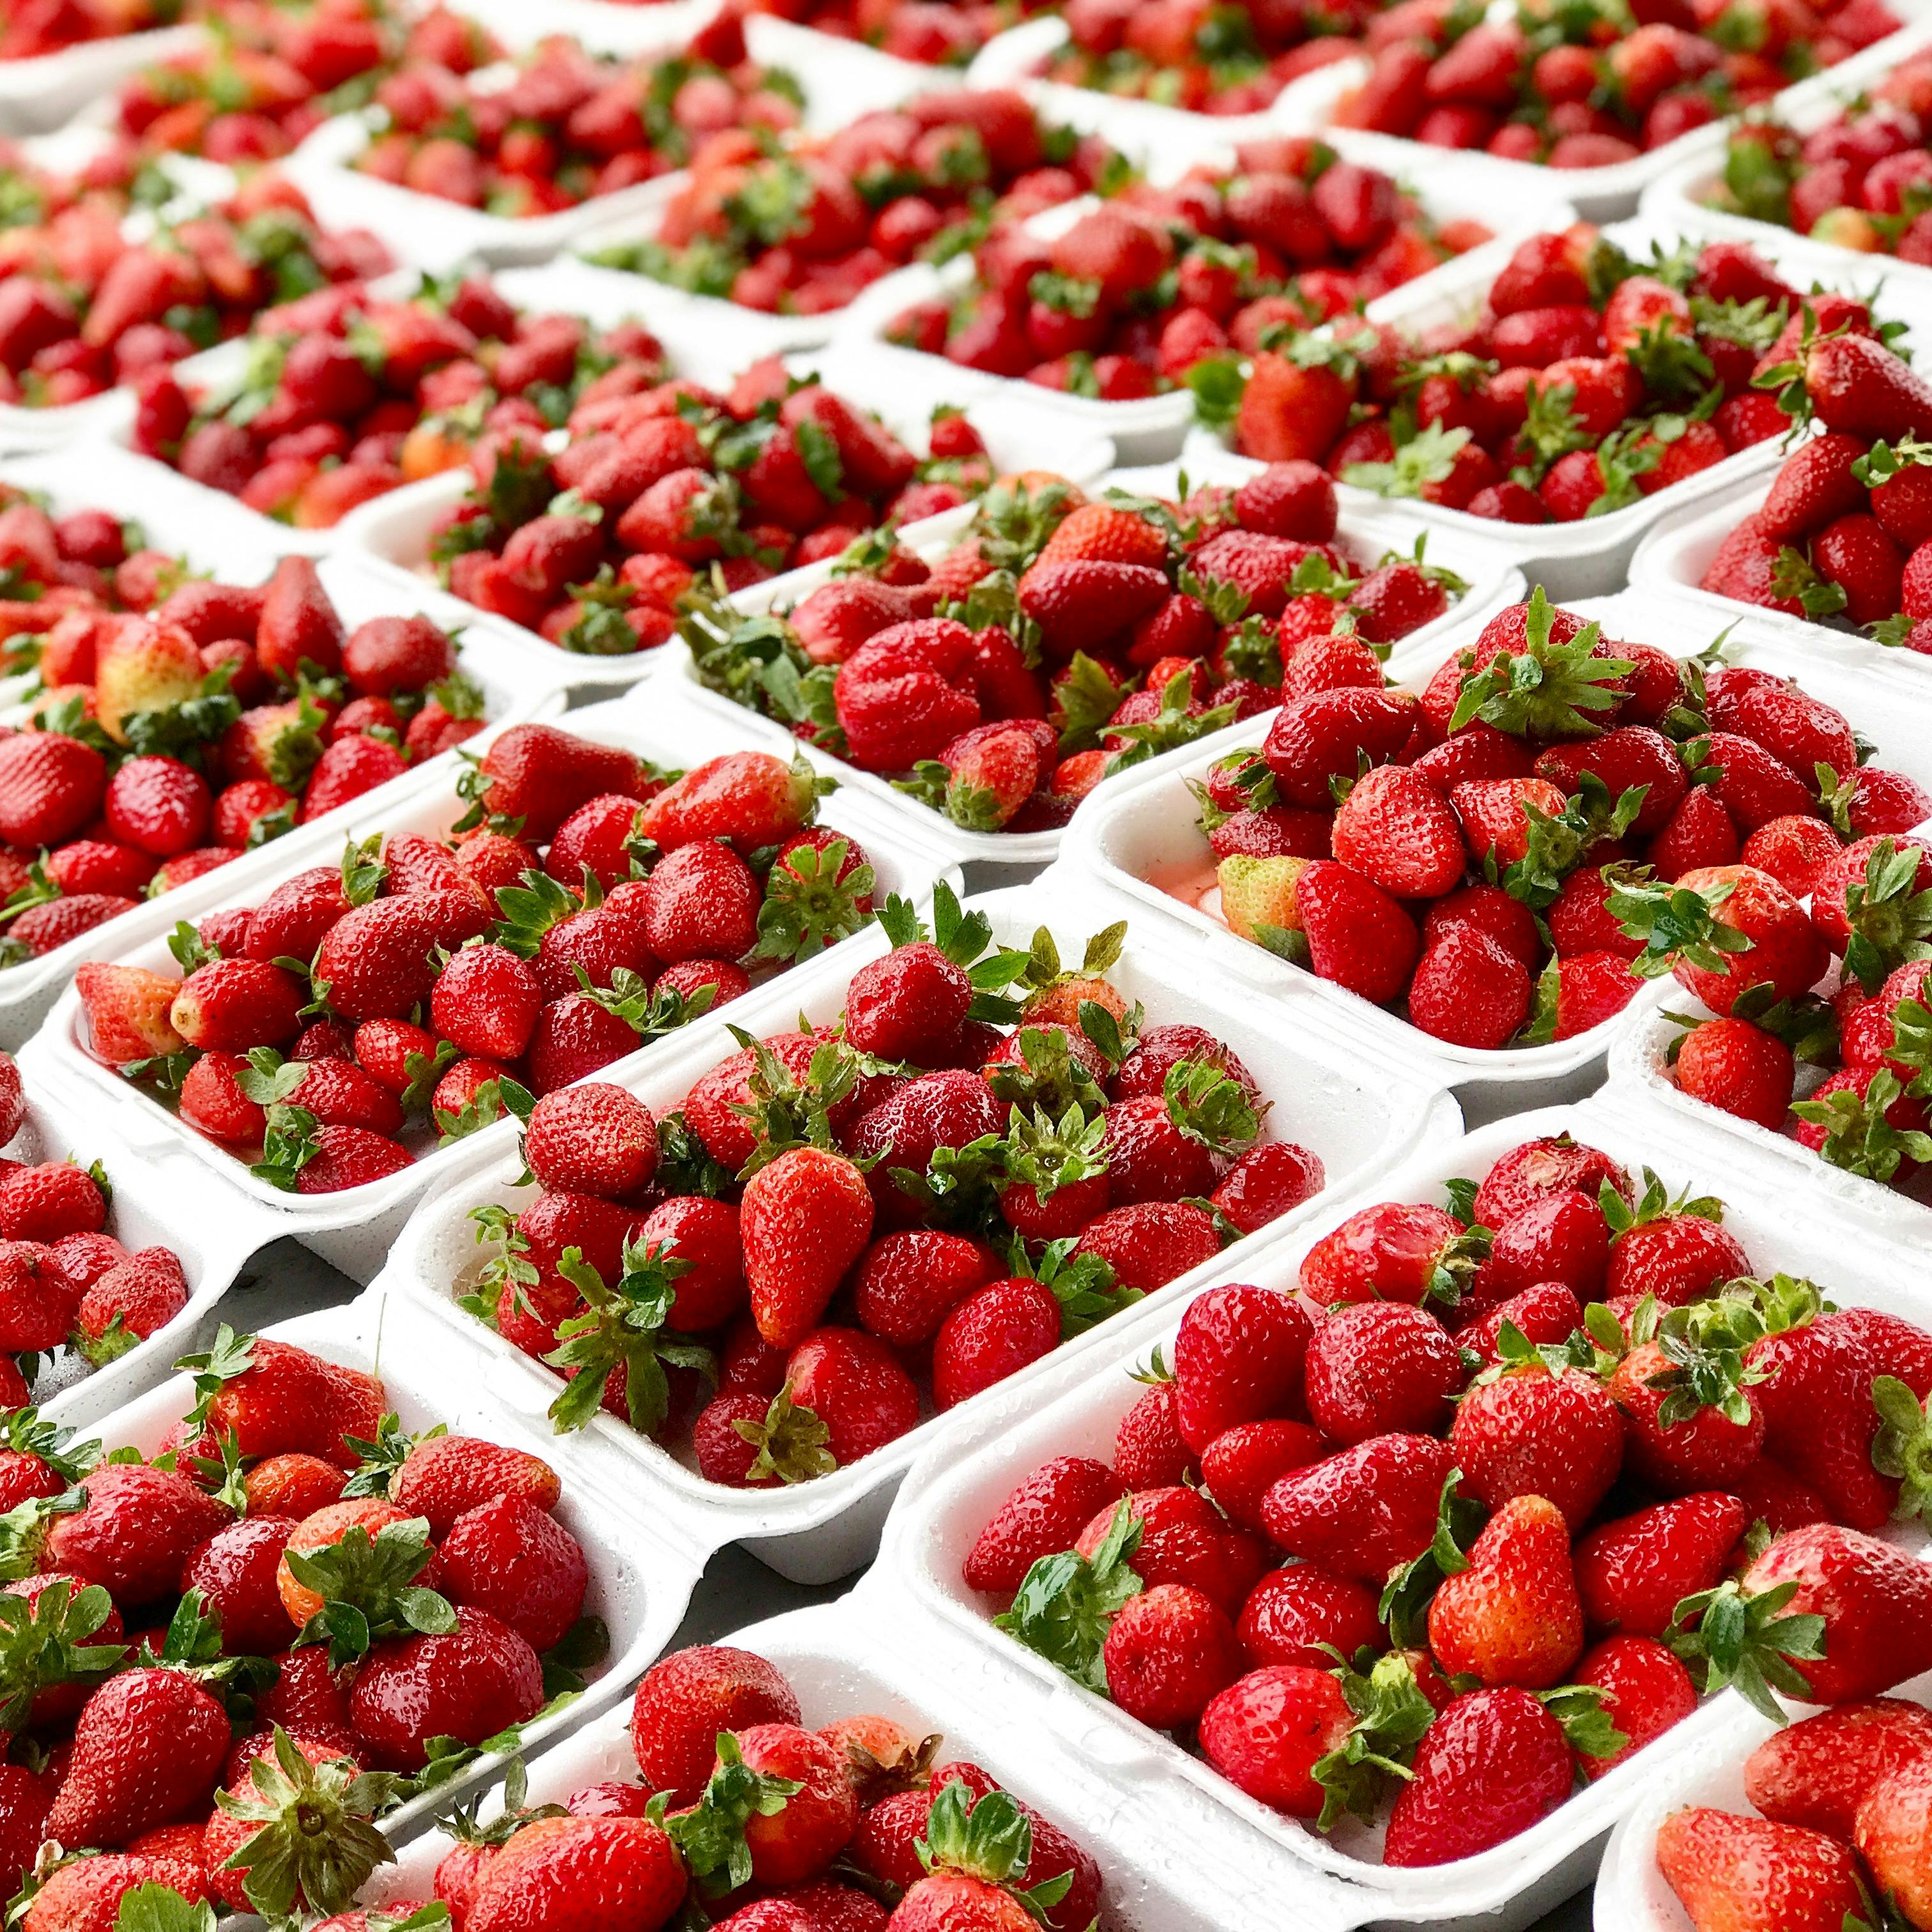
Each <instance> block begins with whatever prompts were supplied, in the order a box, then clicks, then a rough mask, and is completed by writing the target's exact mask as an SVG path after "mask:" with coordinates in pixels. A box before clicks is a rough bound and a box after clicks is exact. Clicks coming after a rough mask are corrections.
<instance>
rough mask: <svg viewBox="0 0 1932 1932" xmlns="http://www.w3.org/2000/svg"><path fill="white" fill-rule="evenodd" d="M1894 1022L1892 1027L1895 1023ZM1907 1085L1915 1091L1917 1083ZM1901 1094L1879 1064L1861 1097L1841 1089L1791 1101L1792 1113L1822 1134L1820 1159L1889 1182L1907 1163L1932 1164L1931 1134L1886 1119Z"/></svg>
mask: <svg viewBox="0 0 1932 1932" xmlns="http://www.w3.org/2000/svg"><path fill="white" fill-rule="evenodd" d="M1896 1025H1897V1022H1895V1021H1894V1028H1895V1027H1896ZM1922 1077H1923V1076H1919V1078H1922ZM1912 1084H1913V1085H1914V1087H1916V1086H1917V1085H1918V1079H1914V1081H1913V1083H1912ZM1904 1091H1905V1089H1904V1088H1903V1085H1901V1083H1900V1081H1899V1079H1898V1076H1897V1075H1896V1074H1895V1073H1893V1072H1892V1071H1891V1069H1890V1068H1889V1067H1880V1068H1879V1070H1878V1071H1877V1072H1876V1073H1874V1074H1873V1076H1871V1078H1870V1079H1869V1080H1867V1082H1865V1086H1864V1092H1863V1093H1859V1092H1858V1091H1857V1090H1856V1089H1855V1088H1849V1087H1841V1088H1837V1089H1836V1090H1835V1091H1833V1092H1832V1093H1829V1094H1824V1095H1823V1096H1822V1097H1816V1098H1814V1099H1812V1100H1799V1101H1796V1102H1794V1103H1793V1106H1792V1109H1791V1111H1792V1112H1793V1114H1795V1115H1796V1116H1797V1117H1798V1118H1799V1120H1801V1121H1808V1122H1809V1123H1810V1124H1811V1125H1812V1126H1814V1127H1819V1128H1821V1129H1822V1130H1823V1133H1824V1136H1825V1137H1824V1139H1823V1142H1822V1144H1821V1145H1820V1147H1819V1149H1818V1153H1819V1156H1820V1159H1822V1160H1824V1161H1826V1163H1829V1165H1830V1166H1833V1167H1836V1168H1841V1169H1843V1170H1844V1172H1846V1173H1847V1174H1857V1175H1863V1176H1864V1178H1865V1179H1866V1180H1867V1181H1890V1180H1891V1178H1892V1177H1893V1176H1894V1175H1896V1174H1897V1172H1898V1171H1899V1169H1900V1168H1901V1167H1903V1166H1904V1165H1905V1163H1906V1162H1907V1161H1915V1162H1920V1163H1923V1162H1926V1161H1932V1134H1928V1133H1925V1132H1924V1131H1923V1130H1921V1129H1919V1128H1917V1127H1894V1126H1893V1125H1892V1124H1891V1121H1888V1119H1887V1118H1885V1116H1886V1114H1887V1113H1888V1111H1889V1109H1891V1106H1892V1104H1893V1103H1894V1101H1896V1100H1899V1099H1900V1097H1902V1096H1903V1094H1904Z"/></svg>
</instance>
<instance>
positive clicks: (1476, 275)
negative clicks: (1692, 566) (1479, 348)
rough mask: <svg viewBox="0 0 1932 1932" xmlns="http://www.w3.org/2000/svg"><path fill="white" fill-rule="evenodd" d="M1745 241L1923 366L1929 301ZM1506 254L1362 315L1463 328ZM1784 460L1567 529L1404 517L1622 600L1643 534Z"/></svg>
mask: <svg viewBox="0 0 1932 1932" xmlns="http://www.w3.org/2000/svg"><path fill="white" fill-rule="evenodd" d="M1405 145H1407V144H1405ZM1604 233H1605V234H1606V236H1607V237H1608V239H1610V240H1612V241H1613V242H1617V243H1619V245H1621V246H1622V248H1625V250H1626V251H1628V252H1629V253H1630V254H1632V255H1634V256H1635V257H1637V258H1638V259H1639V260H1643V259H1645V258H1646V257H1648V255H1649V252H1650V249H1651V247H1652V244H1653V243H1661V244H1663V245H1664V246H1666V247H1669V246H1671V245H1673V244H1674V243H1676V242H1677V241H1679V240H1680V239H1682V236H1680V234H1679V232H1678V231H1677V230H1676V229H1673V228H1672V227H1671V226H1669V225H1668V224H1666V223H1658V222H1655V221H1652V220H1649V218H1648V217H1645V218H1643V219H1640V220H1635V221H1629V222H1622V223H1618V224H1617V225H1616V226H1614V227H1612V228H1609V229H1606V230H1605V231H1604ZM1753 239H1754V242H1756V243H1757V247H1758V250H1759V252H1760V254H1762V255H1763V256H1764V257H1765V258H1766V260H1768V261H1769V263H1771V264H1772V266H1773V267H1774V268H1775V269H1777V271H1778V273H1779V274H1781V275H1783V276H1784V278H1786V279H1787V281H1790V282H1792V283H1793V284H1795V285H1796V287H1799V288H1801V289H1805V288H1808V287H1811V286H1812V285H1813V284H1814V283H1816V284H1823V285H1824V286H1826V287H1832V288H1836V289H1843V290H1847V291H1848V292H1849V293H1855V294H1858V295H1861V296H1870V297H1871V298H1873V299H1874V300H1875V301H1876V303H1877V305H1878V311H1879V314H1880V315H1881V317H1883V318H1885V319H1886V320H1897V321H1900V322H1903V323H1905V324H1906V330H1905V333H1904V335H1903V338H1901V340H1902V341H1903V342H1904V343H1905V344H1906V345H1907V346H1908V347H1911V348H1912V349H1914V350H1917V351H1918V353H1919V354H1920V355H1921V357H1922V356H1924V354H1926V353H1927V352H1928V351H1929V350H1932V301H1928V300H1927V299H1926V297H1925V296H1924V295H1922V294H1921V293H1918V291H1917V290H1915V289H1912V290H1908V289H1906V288H1904V287H1900V286H1897V285H1896V284H1894V283H1893V282H1891V281H1887V279H1886V278H1885V272H1884V270H1885V264H1884V263H1883V262H1882V261H1878V260H1874V259H1873V258H1872V257H1859V258H1853V257H1850V256H1849V255H1848V254H1846V251H1844V250H1843V249H1837V248H1823V247H1821V246H1820V245H1819V244H1818V243H1817V242H1808V241H1805V240H1804V239H1802V238H1800V237H1799V236H1790V235H1784V234H1781V233H1777V232H1776V231H1774V230H1770V229H1767V230H1766V231H1765V232H1764V233H1763V234H1762V235H1761V236H1754V238H1753ZM1509 253H1510V251H1508V249H1505V250H1502V251H1497V250H1496V249H1495V248H1486V249H1482V250H1476V251H1472V252H1471V253H1470V254H1468V255H1466V256H1464V257H1461V258H1460V259H1459V260H1457V261H1454V262H1449V263H1445V264H1444V265H1443V266H1442V268H1440V269H1438V270H1436V272H1435V273H1434V274H1433V275H1429V276H1427V277H1426V278H1424V281H1422V282H1420V283H1414V284H1410V285H1409V287H1406V288H1400V289H1397V290H1396V291H1395V292H1394V293H1393V294H1392V295H1388V296H1384V297H1383V298H1382V301H1381V302H1379V303H1376V304H1375V305H1373V306H1372V307H1371V308H1370V311H1369V314H1370V317H1372V318H1373V320H1376V321H1382V322H1389V323H1394V324H1395V325H1396V326H1397V327H1399V328H1401V329H1404V330H1405V331H1407V332H1414V333H1418V334H1420V333H1421V332H1424V331H1435V330H1438V329H1445V328H1454V327H1457V326H1466V325H1467V324H1469V323H1472V322H1474V321H1475V320H1476V318H1477V317H1478V315H1479V314H1481V311H1482V309H1483V307H1484V303H1485V302H1487V299H1488V296H1489V291H1490V285H1491V284H1493V282H1494V281H1495V280H1496V273H1497V271H1498V270H1499V269H1500V268H1501V267H1502V265H1503V263H1505V261H1507V260H1508V256H1509ZM1223 447H1224V445H1223V442H1222V439H1221V438H1220V437H1219V436H1218V435H1217V434H1214V433H1212V432H1211V431H1208V430H1205V429H1203V428H1196V430H1195V431H1193V434H1192V435H1191V436H1190V439H1189V442H1188V445H1187V449H1186V451H1185V452H1184V454H1185V455H1187V457H1188V458H1189V459H1190V462H1191V461H1193V460H1194V459H1195V458H1196V452H1199V451H1201V450H1204V449H1223ZM1784 455H1785V451H1784V444H1783V443H1782V442H1781V440H1777V439H1773V440H1771V441H1769V442H1767V443H1757V444H1754V445H1753V446H1751V448H1750V449H1742V450H1740V451H1739V452H1738V453H1737V454H1736V455H1734V456H1728V457H1727V458H1725V459H1724V461H1723V462H1721V463H1713V464H1712V466H1711V467H1710V468H1709V469H1705V470H1701V471H1700V472H1698V474H1697V475H1694V476H1691V477H1688V478H1686V479H1685V481H1683V482H1682V483H1673V484H1670V485H1669V486H1668V487H1666V488H1664V489H1662V490H1658V491H1657V492H1656V493H1655V494H1654V495H1652V496H1646V497H1645V498H1643V500H1642V501H1641V502H1637V503H1633V504H1631V505H1629V506H1628V508H1624V509H1621V510H1613V511H1610V512H1609V513H1608V514H1607V515H1604V516H1601V517H1583V519H1581V520H1580V521H1577V522H1575V523H1500V522H1498V521H1496V520H1494V519H1493V518H1490V517H1472V516H1471V515H1470V514H1469V512H1468V511H1466V510H1451V509H1446V508H1442V506H1440V505H1436V504H1433V503H1424V502H1415V503H1414V504H1413V505H1412V506H1411V507H1412V508H1413V509H1414V510H1415V513H1416V514H1417V515H1418V516H1419V517H1423V518H1424V519H1425V520H1427V521H1428V522H1430V523H1433V524H1435V525H1436V526H1439V527H1440V528H1443V529H1460V530H1467V531H1469V532H1472V533H1473V532H1481V534H1482V535H1485V536H1487V538H1489V539H1490V541H1491V542H1493V543H1496V544H1502V545H1503V546H1505V547H1506V548H1507V549H1508V550H1509V552H1510V553H1511V556H1514V558H1515V559H1517V562H1520V564H1521V565H1523V568H1524V569H1525V571H1527V572H1528V573H1529V575H1530V577H1532V580H1540V581H1541V582H1542V583H1544V584H1545V585H1546V586H1547V587H1548V589H1549V590H1550V594H1551V595H1553V596H1560V597H1566V598H1576V597H1605V596H1608V595H1610V594H1611V593H1612V592H1615V591H1617V590H1620V589H1622V588H1623V587H1624V586H1625V583H1626V582H1628V581H1634V580H1635V579H1634V570H1635V566H1634V565H1633V564H1632V562H1631V559H1632V557H1633V556H1634V553H1635V552H1636V550H1637V545H1638V543H1639V541H1640V539H1641V538H1643V536H1644V535H1645V534H1646V532H1648V531H1649V530H1651V529H1655V528H1658V527H1661V526H1664V525H1666V524H1670V525H1672V526H1676V524H1677V523H1679V520H1682V519H1685V518H1689V517H1698V516H1700V515H1701V514H1703V511H1704V509H1705V506H1706V505H1707V504H1708V503H1709V502H1710V501H1711V500H1712V499H1713V498H1714V497H1715V496H1718V495H1721V494H1723V493H1724V492H1725V491H1726V490H1731V489H1735V490H1745V489H1750V488H1755V487H1764V486H1766V485H1767V484H1769V480H1770V478H1771V475H1772V473H1773V472H1775V470H1776V469H1777V468H1778V465H1779V464H1780V463H1781V462H1782V461H1783V460H1784ZM1336 487H1337V490H1339V491H1340V493H1341V496H1342V497H1343V500H1344V501H1345V502H1348V501H1354V500H1357V499H1363V498H1367V499H1369V500H1370V501H1380V500H1381V499H1379V498H1377V497H1376V496H1374V495H1373V492H1370V491H1366V490H1358V489H1357V488H1355V487H1354V486H1353V485H1352V484H1346V483H1342V484H1337V486H1336Z"/></svg>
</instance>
